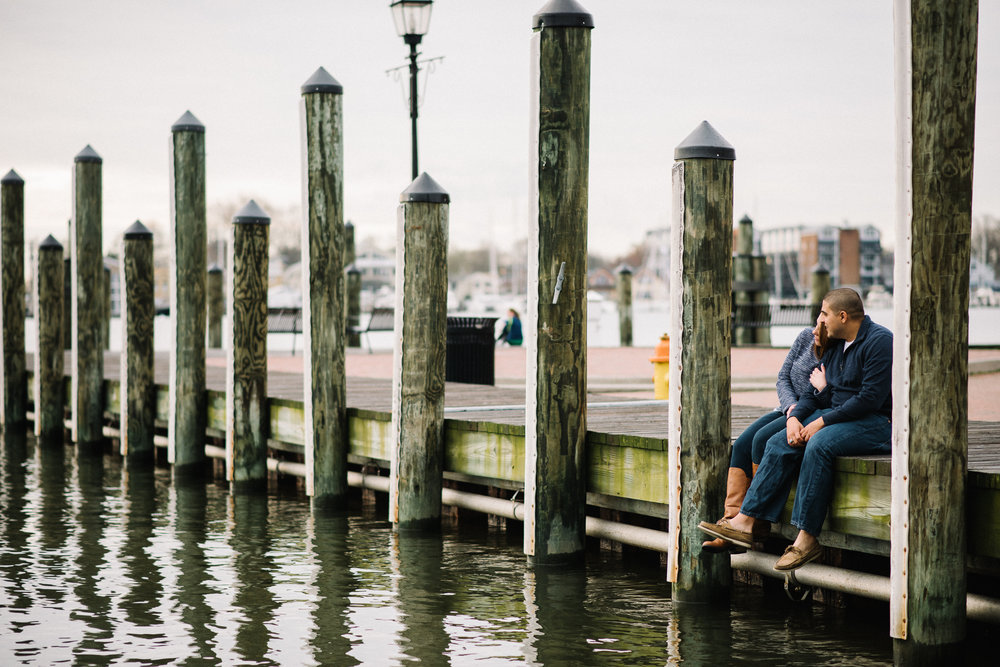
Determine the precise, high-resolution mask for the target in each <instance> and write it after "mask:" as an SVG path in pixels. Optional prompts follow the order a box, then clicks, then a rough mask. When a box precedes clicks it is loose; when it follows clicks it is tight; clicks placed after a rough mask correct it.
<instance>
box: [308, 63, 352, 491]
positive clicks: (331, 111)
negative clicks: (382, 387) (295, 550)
mask: <svg viewBox="0 0 1000 667" xmlns="http://www.w3.org/2000/svg"><path fill="white" fill-rule="evenodd" d="M343 90H344V89H343V88H342V87H341V85H340V84H339V83H338V82H337V80H336V79H334V78H333V77H332V76H330V74H329V73H327V71H326V70H325V69H323V68H322V67H320V68H319V69H318V70H316V72H315V73H314V74H313V75H312V76H311V77H310V78H309V80H308V81H306V82H305V84H303V85H302V113H301V117H302V122H303V124H304V128H303V130H304V131H303V133H302V134H303V136H304V138H305V146H303V151H304V153H305V156H304V162H303V167H304V170H305V173H304V174H303V178H305V188H304V191H305V196H306V201H305V202H304V206H303V207H304V209H305V211H306V215H305V217H304V218H303V224H302V314H303V332H304V334H305V336H304V338H305V346H304V347H305V357H304V362H303V365H304V367H303V373H302V378H303V383H304V389H305V394H304V397H305V398H304V401H303V408H304V412H305V416H304V424H303V426H304V434H303V437H304V441H305V443H304V444H305V464H306V494H308V495H309V496H312V501H313V503H314V504H316V503H322V504H323V505H330V506H334V507H344V506H346V505H347V493H348V486H347V450H348V445H349V436H348V432H347V369H346V367H345V361H344V339H345V337H346V330H347V325H346V322H345V320H346V316H347V308H346V306H345V298H344V295H345V289H344V240H345V239H344V140H343V128H344V123H343Z"/></svg>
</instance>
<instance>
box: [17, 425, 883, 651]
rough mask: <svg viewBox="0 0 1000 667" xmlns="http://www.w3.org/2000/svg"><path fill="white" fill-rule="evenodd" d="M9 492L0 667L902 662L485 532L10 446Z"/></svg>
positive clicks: (836, 621) (781, 615)
mask: <svg viewBox="0 0 1000 667" xmlns="http://www.w3.org/2000/svg"><path fill="white" fill-rule="evenodd" d="M0 485H2V486H0V663H2V664H3V665H4V666H5V667H6V665H8V664H19V663H20V664H46V665H47V664H56V663H71V664H120V663H123V662H126V661H134V662H137V663H142V664H153V663H158V664H190V665H223V664H226V665H228V664H262V665H269V664H295V665H299V664H303V665H305V664H316V665H358V664H365V665H368V664H377V665H382V664H393V665H398V664H404V663H410V662H418V661H419V662H422V663H430V664H466V663H471V662H475V663H476V664H483V665H509V664H526V665H561V664H605V663H609V664H643V665H646V664H677V663H679V662H681V661H683V662H685V663H687V664H729V663H731V662H739V661H749V662H754V661H757V662H761V663H766V662H768V661H773V660H776V661H777V662H781V663H786V664H817V663H818V664H825V663H829V662H838V663H851V664H853V665H858V666H861V665H872V664H884V663H885V662H887V661H889V660H891V642H890V641H889V640H888V639H887V637H886V636H885V632H884V629H883V627H884V624H883V623H882V622H881V621H882V618H883V616H878V617H877V620H876V621H875V622H865V621H861V622H859V621H858V620H857V618H856V617H855V615H854V614H853V613H845V612H843V611H837V610H828V609H822V608H819V607H808V606H804V607H793V606H791V605H790V603H788V602H787V601H783V599H781V601H780V602H779V603H775V599H774V598H769V597H767V596H766V595H764V594H762V593H761V592H760V591H751V590H747V589H737V592H736V593H734V602H733V605H732V606H731V607H725V606H704V607H698V606H693V605H689V606H684V607H680V608H674V607H673V606H672V604H671V602H670V594H669V587H668V586H667V585H666V583H664V582H663V572H662V570H661V569H659V568H646V569H643V567H644V566H643V565H640V564H636V563H626V562H625V561H623V560H622V559H620V558H618V557H616V556H612V555H608V554H600V555H597V554H591V556H590V560H589V562H588V563H587V566H586V567H581V568H577V569H530V568H529V567H528V566H527V565H526V563H525V558H524V555H523V553H522V552H521V550H520V549H519V548H517V547H516V546H509V545H508V543H507V536H506V534H505V533H503V532H498V531H497V530H495V529H488V528H486V527H485V526H483V525H482V523H481V522H478V525H480V526H481V528H480V529H479V532H477V531H476V530H470V529H469V528H468V526H465V527H463V530H462V532H457V531H456V530H446V531H445V534H444V535H443V536H434V537H421V536H414V535H405V534H404V535H396V534H394V533H393V532H392V530H391V527H390V526H389V524H388V523H387V522H386V521H385V519H384V513H379V514H377V515H358V514H356V513H352V514H346V513H337V512H333V511H327V510H323V509H321V508H317V509H313V508H311V507H310V504H309V502H308V500H307V499H305V498H299V497H297V496H296V497H291V498H289V497H276V496H263V495H252V494H248V495H241V496H238V497H233V496H231V495H230V494H229V492H228V488H227V487H226V486H225V484H221V485H216V484H212V483H207V484H206V483H205V482H203V481H200V480H194V479H191V480H185V479H180V478H175V479H172V478H171V474H170V471H169V470H168V469H166V468H158V469H131V470H126V469H124V467H123V466H122V465H121V459H120V458H119V457H117V456H108V457H101V456H93V455H84V454H81V453H79V452H78V451H77V450H76V449H75V448H72V447H62V446H59V447H56V446H50V447H36V446H35V444H34V441H33V440H32V439H31V438H29V439H28V440H27V442H26V443H25V442H23V441H22V442H18V441H17V439H12V438H4V439H3V452H2V456H0ZM515 530H516V529H515ZM602 559H603V560H602ZM761 637H767V638H768V639H767V641H766V642H762V641H761V640H760V638H761Z"/></svg>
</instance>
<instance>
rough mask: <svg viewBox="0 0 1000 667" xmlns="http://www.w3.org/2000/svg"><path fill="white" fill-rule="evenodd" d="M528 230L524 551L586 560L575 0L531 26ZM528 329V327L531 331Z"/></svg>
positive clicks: (583, 271)
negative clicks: (531, 152) (532, 154)
mask: <svg viewBox="0 0 1000 667" xmlns="http://www.w3.org/2000/svg"><path fill="white" fill-rule="evenodd" d="M532 25H533V28H534V30H535V33H534V35H533V37H532V42H531V45H532V46H531V50H532V74H531V78H532V93H533V96H534V99H533V101H532V107H531V108H532V143H533V144H534V147H535V149H536V150H537V156H536V157H535V158H534V159H533V160H532V167H531V170H532V176H531V187H532V192H531V197H532V212H531V216H530V218H531V232H530V233H529V243H530V250H529V253H528V310H529V311H530V312H531V316H529V317H528V318H527V322H529V323H532V324H533V325H534V328H535V330H534V331H530V332H526V336H525V341H526V342H527V348H528V349H527V359H528V374H527V386H526V400H525V402H526V406H525V408H526V409H525V488H524V493H525V521H524V552H525V554H526V555H527V556H528V560H529V561H530V562H532V563H535V564H539V565H545V564H558V563H560V562H567V561H576V560H579V559H580V558H581V557H582V554H583V550H584V546H585V539H586V532H585V521H586V518H585V506H586V494H587V488H586V487H587V478H586V470H585V463H586V451H585V442H586V434H587V416H586V407H587V196H588V186H589V180H588V179H589V171H588V168H589V155H590V40H591V34H590V31H591V29H592V28H593V27H594V20H593V17H592V16H591V15H590V14H589V13H588V12H587V11H586V10H585V9H583V7H581V6H580V5H579V3H577V2H575V0H552V1H551V2H549V3H548V4H546V5H545V6H544V7H542V9H541V10H539V12H538V13H537V14H535V16H534V19H533V21H532ZM529 326H530V325H529Z"/></svg>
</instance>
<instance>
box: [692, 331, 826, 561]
mask: <svg viewBox="0 0 1000 667" xmlns="http://www.w3.org/2000/svg"><path fill="white" fill-rule="evenodd" d="M826 343H827V337H826V328H825V327H824V326H823V325H822V324H817V325H816V326H815V327H814V328H806V329H803V330H802V332H801V333H800V334H799V335H798V336H796V338H795V341H794V342H793V343H792V347H791V349H790V350H789V351H788V356H786V357H785V361H784V363H783V364H782V365H781V369H780V370H779V371H778V382H777V385H776V386H777V389H778V402H779V403H780V406H779V407H777V408H775V409H774V410H771V411H770V412H768V413H767V414H765V415H764V416H762V417H760V418H759V419H757V421H755V422H754V423H752V424H750V426H748V427H747V428H746V430H744V431H743V433H742V434H740V437H738V438H736V442H734V443H733V451H732V454H731V455H730V458H729V476H728V478H727V479H726V502H725V510H724V512H723V515H722V519H719V521H718V522H717V523H721V522H722V521H723V520H725V519H732V518H733V517H734V516H736V514H737V513H738V512H739V511H740V506H741V505H742V504H743V497H744V496H746V493H747V489H749V488H750V481H751V480H752V479H753V475H754V473H755V472H757V465H758V464H759V463H760V460H761V459H762V458H763V456H764V445H765V444H767V439H768V438H770V437H771V436H772V435H774V434H775V433H779V432H781V431H783V430H784V429H785V420H786V419H787V418H788V415H789V414H791V412H792V410H793V409H794V408H795V405H796V404H797V402H798V400H799V397H800V396H802V395H803V394H804V393H805V392H812V390H813V388H814V387H815V388H816V389H817V390H822V387H820V386H818V384H817V383H819V382H823V384H824V385H825V381H823V378H822V377H821V376H817V377H816V378H815V379H811V378H810V376H811V374H812V372H813V370H814V369H816V366H817V365H818V364H819V360H820V359H821V358H822V357H823V352H824V351H825V350H826ZM810 383H812V384H810ZM733 546H734V545H733V544H732V543H731V542H728V541H726V540H723V539H722V538H716V539H714V540H707V541H705V542H703V543H702V545H701V548H702V549H704V550H706V551H726V550H728V549H730V548H732V547H733Z"/></svg>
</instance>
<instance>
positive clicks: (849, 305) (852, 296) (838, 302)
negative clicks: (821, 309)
mask: <svg viewBox="0 0 1000 667" xmlns="http://www.w3.org/2000/svg"><path fill="white" fill-rule="evenodd" d="M823 300H824V301H826V303H827V305H829V306H830V310H832V311H833V312H834V314H836V313H839V312H840V311H844V312H845V313H847V317H848V318H850V319H852V320H859V319H861V318H862V317H864V316H865V304H864V303H863V302H862V301H861V295H860V294H858V293H857V292H855V291H854V290H853V289H851V288H850V287H838V288H837V289H835V290H830V291H829V292H827V293H826V296H825V297H823Z"/></svg>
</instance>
